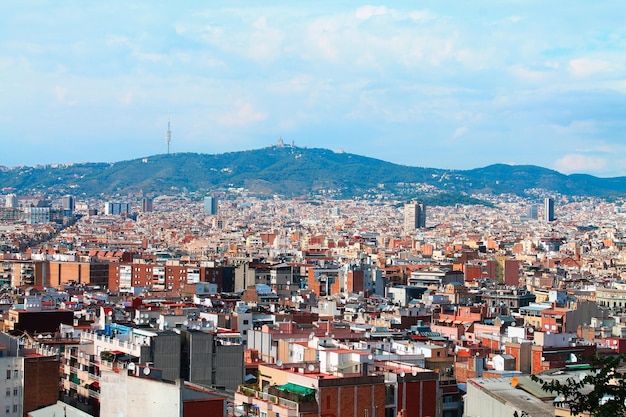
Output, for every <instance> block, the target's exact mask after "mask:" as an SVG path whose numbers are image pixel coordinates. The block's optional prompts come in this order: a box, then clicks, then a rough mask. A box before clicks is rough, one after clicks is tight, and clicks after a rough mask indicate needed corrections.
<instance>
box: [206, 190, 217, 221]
mask: <svg viewBox="0 0 626 417" xmlns="http://www.w3.org/2000/svg"><path fill="white" fill-rule="evenodd" d="M204 214H206V215H209V216H217V197H215V196H212V195H208V196H206V197H204Z"/></svg>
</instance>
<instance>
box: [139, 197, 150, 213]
mask: <svg viewBox="0 0 626 417" xmlns="http://www.w3.org/2000/svg"><path fill="white" fill-rule="evenodd" d="M141 211H143V212H144V213H150V212H151V211H152V199H151V198H149V197H144V198H143V199H142V200H141Z"/></svg>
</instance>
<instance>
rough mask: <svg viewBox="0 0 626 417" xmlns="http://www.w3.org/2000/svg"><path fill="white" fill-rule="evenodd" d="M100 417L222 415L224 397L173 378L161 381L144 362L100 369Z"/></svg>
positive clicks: (219, 416) (194, 416)
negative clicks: (123, 367)
mask: <svg viewBox="0 0 626 417" xmlns="http://www.w3.org/2000/svg"><path fill="white" fill-rule="evenodd" d="M100 396H101V403H102V407H101V409H100V416H101V417H116V416H126V417H143V416H163V417H171V416H181V417H200V416H202V417H223V416H225V415H226V398H225V397H224V396H222V395H220V394H218V393H216V392H215V391H212V390H210V389H208V388H205V387H201V386H198V385H195V384H190V383H188V382H184V381H182V380H181V379H177V380H176V381H173V382H165V381H163V380H161V379H160V378H159V373H158V371H157V370H152V368H149V367H145V366H138V365H135V366H131V369H119V370H117V371H104V372H102V377H101V379H100Z"/></svg>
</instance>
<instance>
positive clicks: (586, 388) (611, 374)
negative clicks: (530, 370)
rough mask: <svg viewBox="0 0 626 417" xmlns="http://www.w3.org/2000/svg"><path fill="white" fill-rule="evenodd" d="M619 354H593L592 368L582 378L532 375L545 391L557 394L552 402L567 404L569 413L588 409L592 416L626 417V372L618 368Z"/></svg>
mask: <svg viewBox="0 0 626 417" xmlns="http://www.w3.org/2000/svg"><path fill="white" fill-rule="evenodd" d="M621 362H622V356H599V355H596V356H594V357H593V359H592V361H591V366H592V368H593V370H592V371H589V372H588V374H587V375H585V376H584V378H574V377H572V378H568V379H566V380H565V382H561V381H558V380H551V381H546V380H543V379H542V378H541V376H536V375H533V376H532V379H533V380H534V381H536V382H539V383H540V384H541V386H542V388H543V389H544V390H545V391H548V392H551V393H556V394H558V395H557V397H556V399H555V401H554V405H555V406H557V407H562V406H567V407H569V409H570V410H571V412H572V415H580V414H583V413H589V414H591V415H592V416H594V417H626V384H625V377H626V374H625V373H624V372H623V371H620V369H619V366H620V364H621Z"/></svg>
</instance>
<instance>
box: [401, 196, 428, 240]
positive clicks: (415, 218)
mask: <svg viewBox="0 0 626 417" xmlns="http://www.w3.org/2000/svg"><path fill="white" fill-rule="evenodd" d="M422 227H426V206H425V205H424V204H421V203H410V204H405V205H404V231H405V233H411V232H413V231H414V230H415V229H419V228H422Z"/></svg>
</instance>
